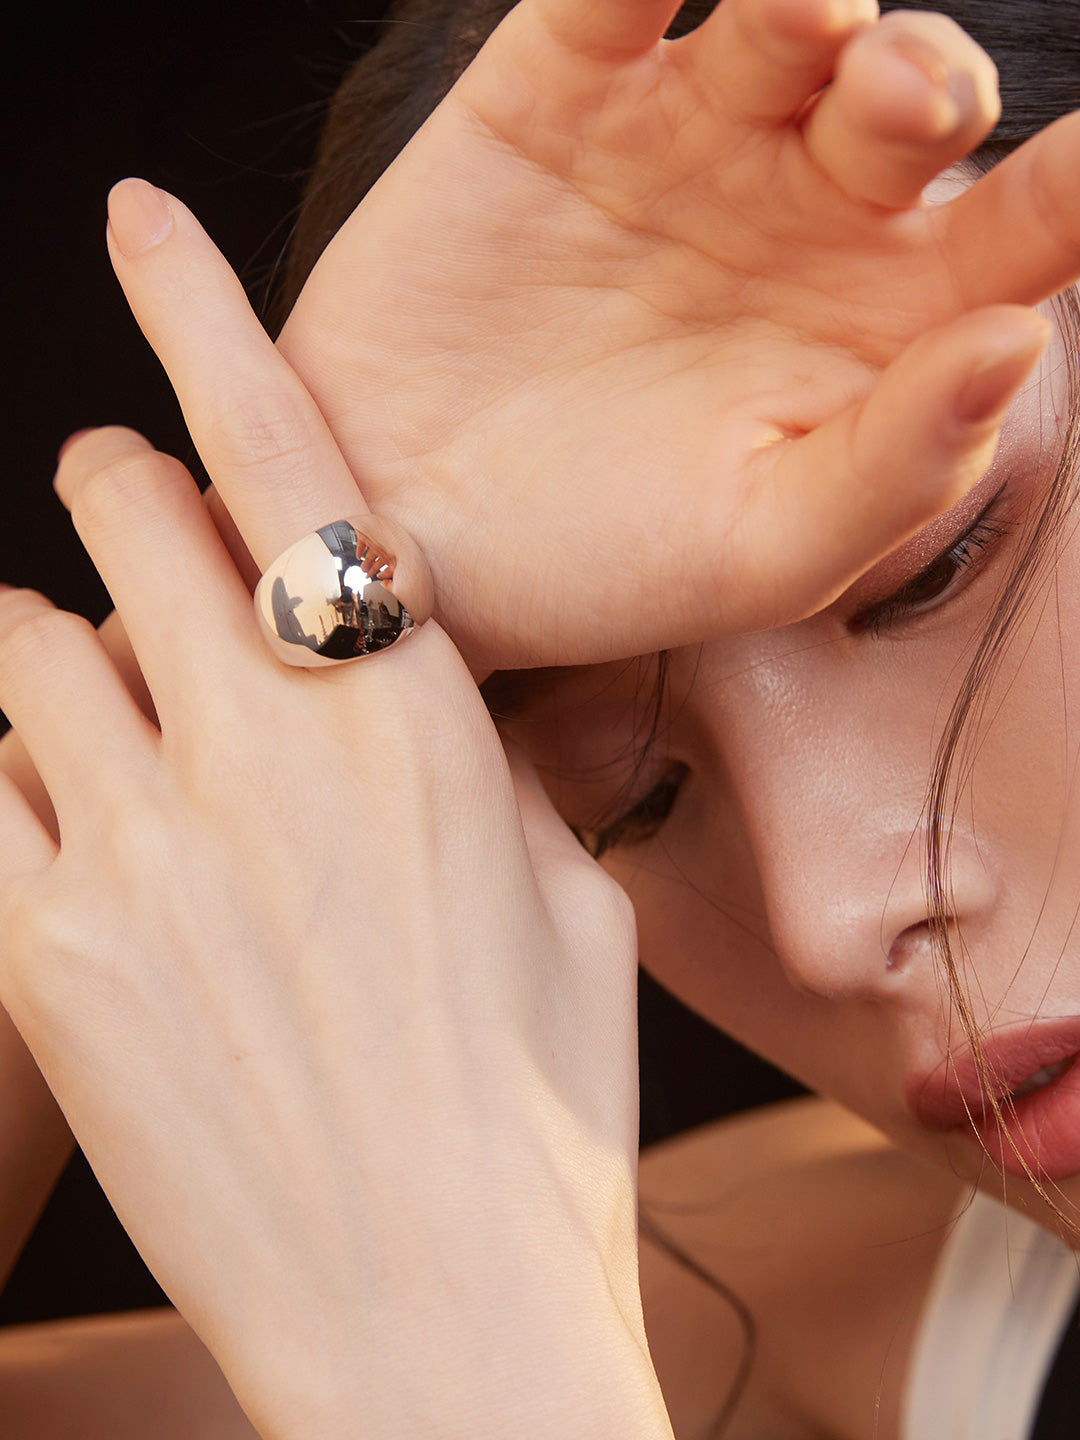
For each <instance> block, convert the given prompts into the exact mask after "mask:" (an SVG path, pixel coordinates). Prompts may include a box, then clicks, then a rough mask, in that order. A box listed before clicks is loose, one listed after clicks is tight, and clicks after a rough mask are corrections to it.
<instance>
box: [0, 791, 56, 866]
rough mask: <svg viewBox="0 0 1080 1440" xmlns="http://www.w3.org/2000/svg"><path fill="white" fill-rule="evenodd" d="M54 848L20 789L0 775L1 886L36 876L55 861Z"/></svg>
mask: <svg viewBox="0 0 1080 1440" xmlns="http://www.w3.org/2000/svg"><path fill="white" fill-rule="evenodd" d="M56 848H57V847H56V842H55V841H54V839H53V837H52V836H51V835H50V834H49V832H48V830H47V829H46V828H45V826H44V825H43V824H42V823H41V821H40V820H39V819H38V817H37V815H36V814H35V813H34V808H33V806H32V805H31V804H30V802H29V801H28V800H27V798H26V796H25V795H24V794H23V792H22V790H21V789H20V788H19V786H18V785H17V784H16V783H15V781H14V780H13V779H12V778H11V777H10V776H8V775H4V774H0V885H11V884H14V883H15V882H17V881H19V880H23V879H29V878H30V877H31V876H33V875H39V874H40V873H41V872H42V871H43V870H45V869H47V868H48V867H49V866H50V865H51V864H52V862H53V860H54V859H55V858H56Z"/></svg>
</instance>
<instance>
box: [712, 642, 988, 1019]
mask: <svg viewBox="0 0 1080 1440" xmlns="http://www.w3.org/2000/svg"><path fill="white" fill-rule="evenodd" d="M848 678H849V684H848V688H847V690H846V691H840V692H839V693H838V690H837V689H836V688H833V687H830V686H826V685H822V684H821V682H820V674H819V675H818V676H817V683H816V684H815V685H814V686H810V687H807V686H798V685H796V683H795V682H794V681H793V680H792V678H791V677H790V676H788V677H786V678H785V677H784V676H783V675H782V674H780V675H778V674H777V672H776V671H775V670H774V671H773V672H772V674H771V677H770V676H769V675H766V674H765V673H763V672H762V670H761V669H759V670H758V671H757V673H756V674H755V676H754V683H753V687H752V689H753V692H754V693H753V694H752V695H750V696H748V695H747V693H746V689H747V687H746V686H743V687H741V688H742V689H743V694H742V695H741V696H740V697H739V700H738V703H736V704H735V705H733V706H732V708H731V709H730V710H729V711H728V719H727V721H726V723H725V725H724V727H723V733H722V735H721V736H720V737H719V738H720V740H721V749H722V751H723V758H724V763H725V768H726V769H727V772H728V776H729V783H730V785H731V786H732V788H733V790H734V791H735V794H736V799H737V803H738V807H739V810H740V811H741V814H742V817H743V823H744V825H745V828H746V834H747V838H748V840H749V844H750V848H751V851H752V853H753V857H754V864H755V868H756V870H757V876H758V882H759V884H760V887H761V901H762V903H763V905H764V909H765V918H766V920H767V924H768V927H769V934H770V939H771V942H772V945H773V947H774V949H775V951H776V954H777V957H778V959H779V961H780V963H781V965H782V966H783V968H784V971H785V973H786V975H787V977H788V979H789V980H790V982H791V983H792V984H793V985H794V986H796V987H797V988H798V989H800V990H803V991H806V992H809V993H811V994H814V995H816V996H820V997H822V998H824V999H827V1000H833V1001H838V1000H846V999H863V1000H874V999H883V998H885V997H886V996H888V995H896V994H897V992H898V990H900V989H901V988H902V989H903V990H904V991H905V993H908V994H911V993H914V992H915V991H919V992H920V993H921V990H922V987H923V986H924V985H925V986H926V987H927V993H928V994H932V996H933V997H934V998H935V1003H936V996H937V988H936V978H935V973H934V965H933V956H932V951H931V946H930V928H929V909H928V900H927V896H928V893H929V887H928V878H929V875H928V862H927V846H926V829H925V801H926V782H927V770H928V757H929V756H930V755H931V754H932V744H931V735H930V731H931V728H932V717H928V718H927V723H926V725H925V727H921V726H919V725H917V724H913V723H912V720H913V717H912V715H911V712H910V709H908V711H907V712H906V713H905V714H904V716H903V719H902V721H901V723H900V724H897V723H896V721H895V719H894V718H893V717H894V716H895V712H896V706H895V703H893V704H892V705H890V706H887V707H886V706H884V705H882V706H880V707H875V706H874V705H873V702H872V697H867V696H866V695H860V696H858V697H857V704H853V703H852V698H851V695H850V677H848ZM748 700H749V701H756V703H748ZM868 702H869V703H868ZM996 889H997V884H996V881H995V879H994V877H993V875H992V874H991V873H990V872H989V870H988V869H987V867H986V865H985V864H984V862H983V859H982V857H981V855H980V852H979V850H978V847H977V846H976V844H975V841H974V837H973V836H969V835H967V834H966V833H965V832H964V830H963V818H962V817H958V818H957V822H956V824H955V826H954V829H953V832H952V836H951V841H950V859H949V867H948V884H947V886H946V888H945V893H946V894H947V895H948V897H949V899H948V904H949V912H948V915H947V916H945V917H944V918H945V919H947V920H948V921H950V922H951V923H953V924H956V925H959V926H961V927H963V926H964V925H965V923H968V924H970V923H971V922H972V921H973V920H976V919H977V918H978V916H980V915H983V914H986V913H989V907H991V906H992V905H993V903H994V897H995V893H996Z"/></svg>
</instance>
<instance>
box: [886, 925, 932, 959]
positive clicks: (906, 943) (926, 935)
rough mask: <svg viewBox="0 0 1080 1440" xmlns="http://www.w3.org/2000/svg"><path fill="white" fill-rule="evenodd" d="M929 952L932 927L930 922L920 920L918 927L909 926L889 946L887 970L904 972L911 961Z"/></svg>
mask: <svg viewBox="0 0 1080 1440" xmlns="http://www.w3.org/2000/svg"><path fill="white" fill-rule="evenodd" d="M929 950H930V925H929V922H928V921H926V920H920V921H919V922H918V924H917V925H909V926H908V927H907V929H906V930H901V931H900V934H899V935H897V937H896V939H895V940H894V941H893V942H892V944H891V945H890V946H889V953H888V955H886V957H885V969H886V970H902V969H903V968H904V967H905V965H907V964H908V962H909V961H911V960H913V959H916V958H917V957H919V956H920V955H925V954H927V953H928V952H929Z"/></svg>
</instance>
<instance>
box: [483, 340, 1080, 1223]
mask: <svg viewBox="0 0 1080 1440" xmlns="http://www.w3.org/2000/svg"><path fill="white" fill-rule="evenodd" d="M1061 361H1062V354H1061V350H1060V347H1059V349H1058V352H1057V354H1056V355H1054V356H1051V357H1050V358H1048V360H1047V361H1046V362H1045V363H1044V366H1043V371H1042V375H1041V377H1040V381H1039V383H1032V385H1031V386H1029V388H1028V389H1027V391H1026V392H1025V393H1024V395H1023V396H1021V398H1020V400H1019V401H1018V402H1017V404H1016V405H1015V406H1014V408H1013V411H1012V413H1011V416H1010V420H1009V423H1008V426H1007V429H1006V433H1005V435H1004V437H1003V441H1002V444H1001V447H1000V448H999V452H998V456H997V459H996V461H995V463H994V466H993V468H992V470H991V471H990V472H989V474H988V475H987V476H986V477H985V478H984V479H983V480H982V482H981V483H980V484H979V486H978V487H977V489H976V490H975V491H974V492H973V493H972V494H971V495H970V496H969V497H968V498H967V499H966V500H965V501H964V502H962V504H961V505H959V506H958V507H957V508H956V509H955V510H954V511H952V512H951V513H950V514H949V515H948V516H945V517H944V518H942V519H940V520H939V521H937V522H935V524H933V525H932V526H931V527H929V528H928V529H927V530H925V531H923V532H922V533H921V534H920V535H919V536H917V537H916V538H915V539H913V540H912V541H910V542H909V543H908V544H906V545H904V546H903V547H902V548H901V549H899V550H897V551H896V552H895V553H894V554H893V555H891V556H890V557H889V558H888V559H886V560H885V561H884V562H882V564H881V565H879V566H878V567H877V568H876V569H875V570H873V571H872V572H871V573H869V574H868V575H866V576H864V577H863V578H862V579H861V580H860V581H859V582H858V584H857V585H856V586H854V587H853V588H852V589H851V590H850V591H849V592H848V593H847V594H846V595H844V596H843V597H842V598H841V599H840V600H839V601H838V602H836V603H835V604H834V605H832V606H831V607H830V608H829V609H828V610H826V611H824V612H822V613H821V614H819V615H816V616H814V617H813V618H812V619H809V620H806V621H803V622H802V623H800V624H797V625H792V626H790V627H787V628H785V629H782V630H776V631H772V632H768V633H762V634H756V635H748V636H742V637H738V638H734V639H727V640H723V641H720V642H717V643H713V644H708V645H705V646H704V647H701V648H700V649H695V650H692V651H684V652H679V653H676V654H675V655H674V656H673V657H672V659H671V664H670V673H669V678H668V684H667V687H666V694H665V698H664V700H663V703H662V705H661V707H660V709H659V713H658V715H657V716H656V717H655V718H656V724H655V726H654V725H653V723H652V722H653V718H654V716H653V707H652V702H653V698H654V695H655V690H656V686H655V677H656V674H657V661H656V659H655V657H653V658H650V659H646V660H642V661H637V662H633V663H630V664H622V665H609V666H604V667H598V668H593V669H581V670H575V671H562V672H548V673H547V674H546V675H543V676H541V677H539V678H537V677H533V678H532V679H531V680H524V681H520V682H518V681H512V682H511V684H512V685H518V684H520V685H521V687H522V693H521V694H519V695H518V696H516V697H514V696H508V700H509V701H510V704H511V706H512V709H513V712H514V714H515V718H514V720H513V722H512V724H511V726H510V727H509V728H510V732H511V734H512V735H513V738H515V739H516V740H518V741H519V742H520V743H522V744H524V745H525V746H526V747H527V748H528V749H529V751H530V752H531V753H532V755H533V756H534V758H535V759H536V760H537V761H538V763H539V764H540V765H541V767H542V769H543V770H544V772H545V773H546V775H547V776H548V777H549V781H550V785H551V789H552V792H553V793H554V795H555V796H556V799H557V803H558V804H559V806H560V809H561V811H562V813H563V814H564V815H565V816H566V817H567V819H568V820H570V822H571V823H572V824H574V825H576V826H578V827H579V828H580V829H582V830H583V831H587V832H590V834H591V838H592V841H593V843H594V844H595V843H596V841H597V838H598V836H599V838H600V840H601V843H602V844H605V845H606V846H607V848H606V850H605V853H604V855H603V861H604V864H605V865H606V866H607V867H608V868H609V869H610V870H611V871H612V873H613V874H615V875H616V876H617V877H618V879H619V880H620V881H621V882H622V884H623V885H624V886H625V887H626V889H627V890H628V891H629V892H630V894H631V896H632V897H633V899H634V901H635V902H636V907H637V913H638V919H639V929H640V944H641V958H642V962H643V964H644V965H645V966H646V967H647V968H648V969H649V970H651V971H652V972H653V973H654V974H655V975H656V976H657V977H658V978H659V979H660V980H661V981H663V983H664V984H665V985H667V986H668V987H669V988H670V989H671V990H673V991H674V992H675V993H676V994H678V995H679V996H680V997H681V998H682V999H683V1000H684V1001H685V1002H686V1003H688V1004H689V1005H691V1006H692V1007H693V1008H694V1009H695V1010H697V1011H699V1012H700V1013H701V1014H703V1015H705V1016H706V1017H707V1018H708V1019H710V1020H712V1021H714V1022H715V1023H716V1024H717V1025H719V1026H720V1027H721V1028H723V1029H725V1030H727V1031H729V1032H730V1033H731V1034H733V1035H735V1036H736V1037H737V1038H738V1039H740V1040H741V1041H743V1042H744V1043H745V1044H747V1045H749V1046H750V1047H751V1048H753V1049H754V1050H757V1051H759V1052H760V1053H762V1054H764V1055H766V1056H768V1057H769V1058H770V1059H771V1060H773V1061H775V1062H776V1063H777V1064H779V1065H780V1066H782V1067H783V1068H784V1069H786V1070H789V1071H791V1072H792V1073H794V1074H795V1075H797V1076H798V1077H799V1078H800V1079H801V1080H803V1081H804V1082H805V1083H806V1084H808V1085H810V1086H811V1087H813V1088H814V1089H816V1090H820V1091H822V1092H824V1093H826V1094H829V1095H832V1096H835V1097H836V1098H838V1099H839V1100H841V1101H842V1102H844V1103H845V1104H847V1105H849V1106H850V1107H851V1108H852V1109H854V1110H856V1111H858V1112H859V1113H860V1114H862V1115H864V1116H866V1117H867V1118H868V1119H869V1120H871V1121H872V1122H873V1123H874V1124H876V1125H878V1126H879V1127H880V1128H881V1129H883V1130H884V1131H886V1132H887V1133H888V1134H890V1135H891V1136H892V1137H894V1138H895V1139H896V1141H897V1142H899V1143H900V1144H901V1145H903V1146H904V1147H905V1148H907V1149H910V1150H915V1151H918V1152H920V1153H922V1154H924V1155H927V1156H930V1157H933V1158H936V1159H938V1160H939V1161H943V1162H944V1163H946V1164H948V1165H949V1166H950V1167H952V1168H954V1169H956V1170H957V1171H958V1172H960V1173H962V1174H965V1175H970V1176H973V1177H974V1176H976V1175H978V1174H979V1173H980V1172H982V1173H983V1175H984V1178H985V1183H986V1184H987V1185H988V1186H989V1187H990V1188H996V1190H997V1193H998V1194H1000V1193H1001V1179H1000V1174H999V1173H998V1171H997V1168H996V1167H992V1166H988V1165H987V1164H986V1158H985V1152H984V1151H983V1149H982V1148H981V1146H980V1144H979V1142H978V1140H977V1139H976V1138H975V1136H974V1135H973V1133H972V1127H971V1124H970V1121H969V1120H968V1119H967V1114H966V1109H965V1107H966V1108H967V1109H969V1110H970V1111H971V1114H972V1115H973V1116H974V1118H975V1119H976V1120H980V1119H981V1118H982V1116H983V1111H984V1104H983V1101H982V1099H981V1094H982V1092H981V1091H980V1088H979V1079H978V1072H977V1070H976V1069H975V1068H974V1066H973V1063H972V1062H971V1060H970V1058H967V1057H968V1044H967V1040H966V1037H965V1034H964V1031H963V1028H962V1026H961V1024H960V1023H959V1020H958V1016H957V1011H956V1008H955V1006H954V1004H953V1003H952V1001H951V998H950V991H949V985H948V982H947V980H946V978H945V976H944V974H943V970H942V966H941V963H940V961H939V960H938V959H937V958H936V957H935V955H934V954H932V950H931V944H930V936H929V930H928V925H927V915H928V909H927V900H926V881H925V876H926V850H925V834H926V819H925V801H926V796H927V784H928V777H929V774H930V769H931V766H932V764H933V761H934V757H935V755H936V752H937V747H938V744H939V741H940V740H941V737H942V734H943V732H944V730H945V728H946V725H947V721H948V717H949V712H950V708H951V706H952V703H953V701H954V699H955V697H956V695H957V693H958V689H959V687H960V684H961V682H962V680H963V679H964V676H965V674H966V672H967V667H968V662H969V661H970V659H971V657H972V654H973V651H974V647H975V645H976V643H977V641H978V639H979V638H980V637H981V636H982V634H983V633H984V631H985V629H986V627H987V624H988V621H989V618H990V615H991V612H992V610H993V607H994V604H995V601H996V599H997V597H998V595H999V593H1000V589H1001V585H1002V582H1003V580H1004V578H1005V576H1006V575H1007V574H1008V572H1009V569H1010V563H1011V562H1012V560H1013V559H1014V558H1015V557H1016V555H1017V554H1018V553H1019V550H1020V548H1021V546H1022V544H1023V541H1024V539H1025V537H1026V535H1028V534H1030V521H1031V518H1032V512H1033V510H1034V509H1035V508H1036V507H1037V506H1038V504H1039V503H1040V502H1041V501H1042V499H1043V498H1044V496H1045V494H1046V489H1047V486H1048V484H1049V482H1050V480H1051V478H1052V475H1053V473H1054V470H1055V468H1056V460H1057V452H1058V449H1059V445H1060V435H1061V429H1062V426H1061V421H1060V415H1059V412H1061V411H1063V410H1064V395H1063V390H1064V383H1063V365H1062V363H1061ZM1055 553H1057V556H1058V558H1057V564H1056V568H1054V567H1053V566H1052V567H1051V569H1050V571H1049V574H1048V577H1047V579H1046V581H1045V583H1042V584H1041V585H1039V586H1037V587H1036V588H1035V590H1034V591H1033V592H1032V594H1033V603H1032V606H1031V609H1030V611H1029V612H1028V614H1027V615H1026V616H1025V617H1024V618H1023V619H1022V620H1021V622H1020V623H1019V625H1018V627H1017V629H1016V631H1015V635H1014V639H1013V641H1012V643H1011V645H1010V646H1009V648H1008V649H1007V651H1006V652H1005V655H1004V660H1003V663H1002V664H1001V667H1000V670H999V671H998V673H997V676H996V678H995V679H994V680H993V682H992V683H991V684H989V685H988V686H987V687H986V688H985V689H984V690H983V691H982V692H981V694H982V697H983V699H982V705H981V710H980V714H981V719H979V720H977V722H976V724H975V726H974V728H973V729H972V728H969V729H968V730H967V731H966V732H965V733H966V734H967V735H968V736H973V737H974V743H973V744H971V745H970V747H969V748H968V749H967V750H965V751H964V752H963V754H962V756H961V760H960V773H961V774H962V775H963V777H964V783H963V784H962V786H961V789H960V794H959V799H958V801H957V803H956V804H955V806H954V807H952V809H953V813H954V817H955V823H954V826H953V830H952V841H951V864H950V867H949V873H950V876H951V895H950V897H949V902H948V904H949V913H950V916H951V925H950V930H951V933H952V939H953V949H954V952H955V954H956V956H957V964H958V967H959V971H960V976H961V980H962V982H963V986H964V988H965V990H966V992H967V994H968V997H969V1001H970V1005H971V1009H972V1014H973V1018H974V1020H975V1022H976V1024H977V1025H978V1027H979V1029H980V1031H981V1033H982V1035H983V1037H984V1042H985V1047H986V1058H987V1061H988V1063H989V1066H990V1069H991V1072H992V1073H993V1074H994V1075H995V1076H996V1080H995V1084H996V1090H995V1093H997V1092H998V1091H1001V1092H1002V1093H1006V1092H1015V1091H1017V1090H1021V1091H1023V1090H1028V1091H1029V1092H1030V1093H1028V1094H1027V1095H1020V1096H1017V1097H1016V1099H1015V1102H1012V1101H1009V1100H1007V1099H1006V1100H1004V1101H1003V1110H1004V1112H1005V1115H1006V1123H1007V1134H1008V1136H1009V1137H1011V1142H1012V1144H1015V1145H1016V1147H1017V1149H1018V1150H1019V1151H1020V1152H1021V1154H1022V1155H1023V1158H1024V1159H1027V1160H1033V1159H1038V1161H1039V1162H1040V1164H1041V1167H1042V1169H1043V1171H1044V1172H1045V1175H1046V1176H1047V1177H1049V1179H1051V1180H1053V1181H1056V1182H1060V1184H1061V1187H1062V1189H1063V1190H1064V1192H1065V1194H1066V1195H1067V1196H1069V1197H1071V1198H1072V1199H1073V1200H1074V1201H1075V1202H1077V1203H1078V1204H1080V1065H1078V1066H1077V1073H1076V1078H1074V1077H1073V1076H1072V1075H1069V1074H1065V1075H1064V1076H1063V1077H1058V1078H1055V1077H1056V1076H1057V1070H1058V1067H1059V1065H1060V1063H1061V1062H1063V1061H1067V1060H1068V1059H1069V1058H1071V1057H1072V1056H1073V1055H1075V1054H1077V1053H1078V1052H1080V925H1078V923H1077V922H1078V919H1080V884H1078V876H1080V795H1077V794H1075V793H1074V779H1075V776H1076V761H1077V756H1078V750H1080V728H1078V727H1077V724H1076V721H1075V720H1074V719H1073V717H1074V716H1080V656H1078V653H1077V645H1076V643H1075V637H1076V636H1077V634H1080V547H1078V546H1077V545H1076V544H1074V543H1069V536H1068V533H1067V534H1066V535H1065V536H1063V537H1061V538H1060V539H1059V541H1058V542H1057V551H1056V552H1055V545H1054V542H1051V547H1050V551H1049V554H1050V555H1051V556H1053V555H1054V554H1055ZM497 708H500V709H501V708H502V706H501V705H498V706H497ZM653 729H655V734H654V735H653V738H652V740H651V743H646V742H647V741H649V736H650V732H651V731H652V730H653ZM643 747H644V749H643ZM665 812H666V813H665ZM620 817H622V819H621V820H620ZM950 1055H951V1056H952V1057H953V1061H952V1063H951V1064H950V1063H949V1062H948V1061H947V1058H946V1057H947V1056H950ZM1040 1072H1047V1073H1040ZM1033 1077H1034V1078H1033ZM1044 1081H1046V1082H1049V1083H1042V1082H1044ZM982 1128H983V1131H984V1138H985V1141H986V1144H987V1147H988V1149H989V1151H990V1153H991V1155H992V1156H993V1157H994V1158H995V1159H1000V1160H1001V1161H1002V1162H1003V1163H1004V1164H1005V1166H1006V1168H1007V1169H1011V1170H1012V1171H1014V1172H1018V1171H1020V1169H1021V1167H1020V1165H1019V1162H1018V1160H1017V1157H1016V1155H1015V1154H1014V1153H1013V1150H1012V1144H1011V1143H1010V1139H1008V1138H1007V1139H1006V1140H1004V1141H1002V1140H1001V1139H1000V1138H999V1136H998V1131H997V1127H996V1124H994V1123H993V1120H992V1118H988V1120H987V1122H986V1124H985V1125H984V1126H983V1127H982ZM1009 1189H1010V1194H1012V1193H1013V1192H1014V1191H1015V1193H1016V1197H1017V1199H1018V1200H1020V1201H1021V1202H1023V1200H1024V1198H1025V1196H1026V1197H1029V1198H1030V1197H1031V1196H1032V1195H1033V1190H1032V1187H1031V1186H1030V1184H1029V1183H1028V1182H1027V1181H1025V1180H1024V1179H1023V1178H1022V1176H1021V1177H1020V1178H1017V1179H1015V1180H1012V1179H1010V1182H1009ZM1059 1198H1060V1197H1059Z"/></svg>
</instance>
